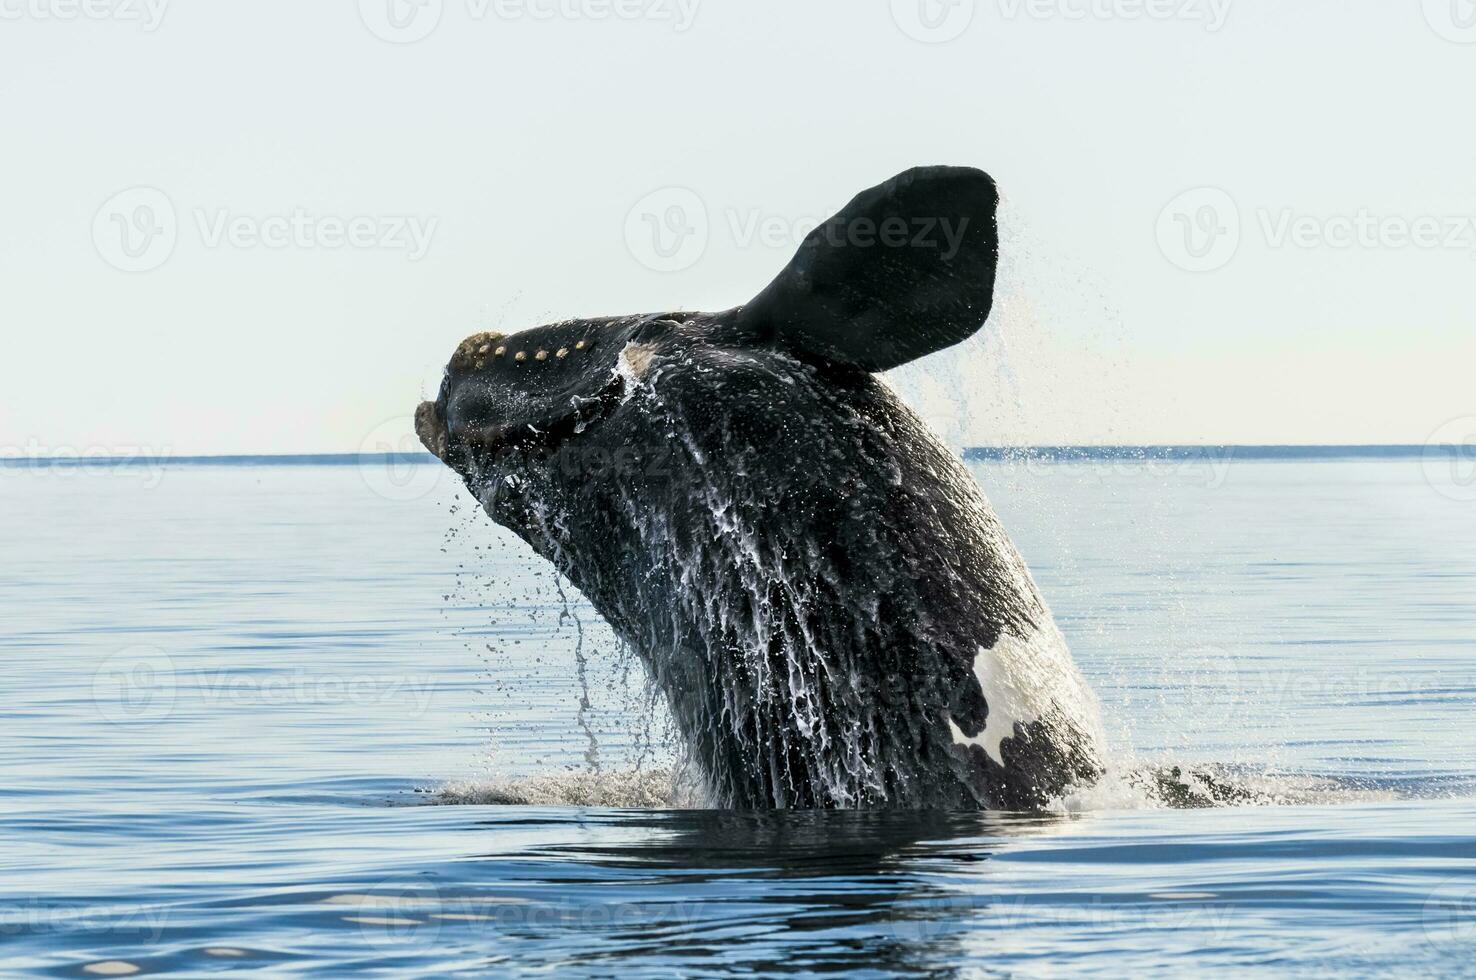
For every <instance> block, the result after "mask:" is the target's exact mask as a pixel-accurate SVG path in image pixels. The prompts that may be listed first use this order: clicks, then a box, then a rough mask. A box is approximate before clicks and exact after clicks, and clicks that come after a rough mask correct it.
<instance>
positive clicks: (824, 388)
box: [416, 167, 1103, 809]
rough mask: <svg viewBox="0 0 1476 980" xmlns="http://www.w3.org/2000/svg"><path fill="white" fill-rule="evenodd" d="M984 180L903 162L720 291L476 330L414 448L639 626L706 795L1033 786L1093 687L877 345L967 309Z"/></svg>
mask: <svg viewBox="0 0 1476 980" xmlns="http://www.w3.org/2000/svg"><path fill="white" fill-rule="evenodd" d="M997 206H998V193H997V191H996V188H995V184H994V181H993V180H992V179H991V178H990V177H989V176H988V175H986V174H985V173H983V172H982V171H979V170H975V169H970V168H959V167H926V168H920V169H916V170H912V171H909V172H907V173H904V174H902V175H900V176H898V177H895V178H893V179H892V180H889V181H887V182H886V183H884V184H882V185H880V186H879V187H876V188H873V189H871V190H868V191H865V192H863V193H862V194H860V195H859V196H858V197H856V199H855V200H853V201H852V202H851V203H850V204H849V205H848V206H847V207H846V208H845V209H843V210H842V211H841V212H840V213H839V214H837V215H835V216H834V217H833V218H831V219H830V220H829V221H827V222H826V223H825V224H823V225H821V226H820V227H819V228H817V229H815V231H814V232H812V233H811V234H810V235H809V236H807V238H806V239H805V240H804V242H803V244H802V245H801V247H800V249H799V251H798V254H797V255H796V256H795V257H794V259H793V260H792V261H791V262H790V263H789V265H788V266H787V267H786V268H785V269H784V270H783V271H782V272H781V273H780V274H779V276H778V278H776V279H775V280H774V281H773V282H772V283H771V284H770V285H769V286H768V287H767V288H765V289H764V290H763V291H762V292H761V293H760V294H759V295H758V296H757V297H756V298H754V299H753V300H752V301H750V302H748V303H746V304H744V305H742V306H739V307H735V308H733V309H730V310H727V311H725V312H721V313H691V312H684V313H657V314H649V315H640V316H626V317H611V318H602V319H593V320H576V321H567V322H562V323H555V324H550V325H547V326H541V327H536V328H532V329H528V330H524V331H521V332H518V333H514V334H511V335H504V334H499V333H482V334H477V335H475V336H473V337H470V338H468V339H466V340H465V341H463V342H462V343H461V345H460V346H459V347H458V348H457V349H456V351H455V353H454V354H453V356H452V358H451V360H450V363H449V364H448V366H447V367H446V371H445V375H444V379H443V382H442V384H441V389H440V392H439V395H438V396H437V398H436V400H435V401H434V402H425V403H423V404H422V405H420V407H419V409H418V410H417V412H416V430H417V432H418V434H419V436H420V439H421V441H422V442H423V443H424V444H425V446H426V447H427V448H428V449H429V450H430V451H431V452H433V453H434V454H435V455H436V456H438V457H439V458H440V459H441V460H442V461H444V462H445V463H446V464H448V465H449V466H451V467H452V468H454V469H455V470H456V471H457V472H458V473H459V474H460V475H461V476H462V477H463V478H464V479H465V481H466V485H467V487H468V488H469V490H470V491H471V492H472V494H474V495H475V496H476V498H477V499H478V500H479V501H480V503H481V504H482V506H483V507H484V508H485V509H486V511H487V513H488V514H489V515H490V516H491V517H492V518H493V519H494V520H495V521H497V522H498V523H499V524H501V525H503V526H505V527H507V528H509V529H511V530H512V531H513V532H514V533H516V534H517V535H518V536H519V537H521V538H522V539H523V540H524V541H526V542H527V543H528V544H529V545H530V546H531V547H532V549H533V550H534V551H535V552H536V553H537V554H539V555H541V556H542V557H543V558H545V559H547V560H548V561H550V562H552V563H553V564H554V565H555V566H556V567H557V569H558V570H559V571H560V572H561V573H563V574H564V575H565V576H566V577H567V578H568V579H569V580H570V581H571V582H572V583H573V584H574V585H575V586H576V587H577V588H578V589H579V590H580V591H581V592H582V593H583V594H584V595H585V596H586V597H587V598H588V600H589V601H590V602H591V603H592V604H593V605H594V607H595V608H596V609H597V610H598V611H599V613H600V614H601V615H602V616H603V617H604V618H605V619H606V620H608V622H609V623H610V625H611V626H612V627H613V628H614V630H615V631H616V633H617V634H618V635H619V636H620V637H621V638H622V639H623V640H624V641H625V642H627V643H628V644H629V645H630V646H631V647H632V648H634V650H635V651H636V652H637V653H638V654H639V656H640V658H641V660H642V661H643V662H644V664H645V666H646V668H647V669H648V671H649V672H650V674H651V676H652V678H653V679H654V681H655V683H656V684H657V685H658V687H659V688H660V690H661V691H662V692H663V693H664V695H665V697H666V700H667V702H668V704H669V706H670V710H671V714H672V717H673V720H674V723H675V725H676V728H677V730H678V732H679V734H680V737H681V738H682V739H683V740H684V742H685V747H686V749H687V751H688V753H689V754H690V757H691V760H692V761H693V762H694V763H695V764H696V765H697V767H698V768H699V769H700V772H701V776H702V778H703V780H704V781H705V783H706V789H707V792H708V793H709V794H710V797H711V802H712V803H713V804H714V805H718V806H728V807H741V808H775V807H790V808H801V807H844V808H875V807H912V808H922V807H929V808H989V809H1036V808H1039V807H1042V806H1044V805H1046V804H1047V803H1048V802H1049V801H1051V800H1052V799H1054V798H1056V797H1058V796H1059V795H1060V794H1062V793H1063V792H1065V791H1067V790H1068V789H1069V788H1070V787H1071V786H1073V785H1074V784H1080V783H1086V782H1091V781H1093V780H1094V779H1096V778H1097V777H1098V776H1099V775H1100V774H1101V772H1102V767H1103V762H1102V759H1103V749H1102V735H1101V723H1100V719H1099V713H1098V708H1097V704H1096V700H1095V698H1094V697H1093V695H1092V693H1091V691H1090V690H1089V689H1088V687H1087V685H1086V683H1085V682H1084V681H1083V679H1082V677H1081V675H1080V674H1079V673H1078V671H1077V669H1076V667H1075V665H1074V664H1073V662H1072V659H1071V656H1070V654H1069V652H1068V650H1067V648H1066V644H1065V641H1064V640H1063V638H1062V636H1061V634H1060V632H1059V631H1058V630H1057V628H1056V626H1055V624H1054V622H1053V621H1052V618H1051V615H1050V612H1049V611H1048V609H1047V607H1046V605H1045V603H1044V602H1043V601H1042V599H1041V597H1040V594H1039V592H1038V590H1037V588H1036V586H1035V583H1034V582H1033V580H1032V579H1031V576H1030V573H1029V571H1028V570H1027V569H1026V566H1025V563H1024V562H1023V561H1022V560H1021V558H1020V556H1019V554H1018V553H1017V552H1016V550H1015V548H1014V547H1013V546H1012V545H1011V543H1010V541H1009V538H1008V537H1007V536H1006V534H1005V532H1004V530H1003V529H1002V528H1001V526H1000V523H999V521H998V519H997V518H996V517H995V515H994V513H993V511H992V510H991V509H990V507H989V505H988V503H987V501H986V500H985V497H984V495H983V492H982V491H981V489H980V487H979V486H978V484H977V483H976V481H975V480H974V479H973V478H972V477H971V476H970V474H969V473H968V471H967V470H966V469H965V468H964V466H963V464H962V462H961V461H960V459H959V458H958V457H957V456H956V455H955V454H954V453H953V452H952V451H950V450H949V449H948V448H947V447H945V446H944V445H943V444H942V443H941V442H940V441H939V439H938V438H936V437H935V436H934V435H933V434H932V433H931V432H930V431H929V430H928V428H927V426H926V425H925V424H924V423H923V422H922V421H921V420H920V419H919V418H918V416H917V415H916V414H914V413H913V412H912V411H911V410H910V409H909V408H908V407H907V406H906V405H905V404H903V402H902V401H901V400H900V399H899V398H898V397H897V396H896V395H895V394H894V393H893V391H892V390H891V389H890V388H889V387H888V385H887V384H886V383H885V381H884V380H882V379H881V378H880V377H878V375H877V372H881V371H886V370H887V369H889V368H893V367H896V366H898V365H901V364H904V363H906V362H908V361H912V360H915V359H917V358H921V357H924V356H927V355H929V354H933V353H935V352H937V351H940V350H943V349H945V348H947V347H949V346H951V345H953V344H956V343H958V342H959V341H962V340H964V339H965V338H967V337H969V336H970V335H972V334H973V333H975V332H976V331H977V330H978V329H979V328H980V327H981V326H982V325H983V324H984V322H985V320H986V319H987V317H988V315H989V312H990V307H991V304H992V300H993V292H994V279H995V268H996V264H997V260H998V250H999V244H998V232H997V224H996V209H997Z"/></svg>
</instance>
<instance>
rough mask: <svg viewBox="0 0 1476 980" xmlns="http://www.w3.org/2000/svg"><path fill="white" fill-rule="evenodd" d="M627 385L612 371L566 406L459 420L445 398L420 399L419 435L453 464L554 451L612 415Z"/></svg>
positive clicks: (439, 454)
mask: <svg viewBox="0 0 1476 980" xmlns="http://www.w3.org/2000/svg"><path fill="white" fill-rule="evenodd" d="M625 386H626V381H625V379H624V378H623V377H622V376H620V375H618V374H614V375H612V376H611V377H610V378H609V380H608V382H607V383H606V385H605V387H604V388H602V389H600V390H599V391H598V392H597V393H595V394H593V395H588V396H584V395H574V396H572V397H570V399H569V401H568V402H567V403H566V404H565V405H564V406H562V408H563V410H562V411H550V412H543V413H539V414H538V415H536V416H534V417H532V418H529V417H526V416H525V417H521V418H512V419H501V420H478V421H477V422H475V423H467V424H460V425H458V424H456V422H455V421H452V422H451V423H448V422H447V417H446V416H447V413H446V408H445V406H444V404H443V403H442V402H441V401H434V402H430V401H427V402H421V403H420V405H419V406H418V407H417V408H416V410H415V434H416V436H417V437H418V438H419V439H420V443H421V445H423V446H424V447H425V448H426V449H427V450H428V451H429V452H430V453H431V454H432V455H434V456H435V457H436V458H437V459H439V460H441V461H442V462H443V463H447V464H448V465H452V466H455V465H456V464H457V461H458V460H457V457H458V455H461V454H463V453H474V454H477V455H485V456H500V455H502V454H504V453H505V452H511V451H525V452H526V451H534V452H536V451H544V452H547V451H553V450H557V449H558V448H559V447H561V446H563V445H564V444H565V443H567V442H568V441H569V440H571V439H573V438H575V437H576V436H578V435H581V434H582V433H583V432H585V430H586V429H588V428H589V427H590V426H591V425H594V424H596V423H597V422H599V421H600V420H601V419H603V418H605V417H606V416H607V415H609V413H610V412H611V411H612V410H614V408H615V407H616V406H618V405H619V404H620V402H621V400H622V397H623V395H624V392H625Z"/></svg>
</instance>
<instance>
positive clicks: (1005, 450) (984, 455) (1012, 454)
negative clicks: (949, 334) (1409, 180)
mask: <svg viewBox="0 0 1476 980" xmlns="http://www.w3.org/2000/svg"><path fill="white" fill-rule="evenodd" d="M962 455H963V458H964V459H965V460H970V461H986V462H1015V461H1026V460H1031V461H1041V460H1044V461H1050V462H1073V461H1075V462H1100V461H1113V462H1160V461H1195V460H1204V459H1209V460H1225V459H1233V458H1236V457H1238V458H1240V459H1244V460H1252V461H1263V462H1264V461H1276V460H1318V459H1321V460H1339V459H1341V460H1349V459H1413V458H1426V457H1430V456H1433V457H1436V458H1447V459H1450V458H1463V459H1472V460H1476V446H1468V445H1462V444H1459V443H1454V444H1453V443H1433V444H1431V443H1419V444H1416V443H1285V444H1282V443H1262V444H1255V443H1178V444H1175V443H1144V444H1132V443H1123V444H1114V445H1018V446H966V447H964V448H963V450H962ZM439 462H440V460H438V459H437V458H436V457H435V456H432V455H431V454H430V453H428V452H423V451H421V452H390V453H355V452H330V453H222V454H217V455H180V456H175V455H173V454H172V453H169V452H167V451H166V452H163V453H158V452H154V451H152V450H150V449H148V448H146V447H139V449H138V451H136V452H133V453H132V454H131V455H123V454H118V453H116V452H115V453H111V454H106V455H103V454H94V455H88V454H85V453H78V454H74V455H51V456H10V455H4V454H0V468H15V467H25V466H62V467H65V466H139V465H162V466H358V465H365V464H370V465H372V464H386V463H395V464H401V465H404V464H426V465H429V464H437V463H439Z"/></svg>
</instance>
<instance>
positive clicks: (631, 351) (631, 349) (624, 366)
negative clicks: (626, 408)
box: [615, 340, 656, 400]
mask: <svg viewBox="0 0 1476 980" xmlns="http://www.w3.org/2000/svg"><path fill="white" fill-rule="evenodd" d="M655 353H656V348H654V347H651V346H649V345H647V344H638V343H636V342H635V341H633V340H632V341H630V342H629V343H627V344H626V345H625V347H624V349H622V350H621V351H620V356H619V357H617V358H616V359H615V373H616V374H617V375H619V376H620V379H621V380H622V381H624V382H625V396H624V398H623V399H622V400H625V399H629V398H630V396H631V395H632V394H634V393H635V390H636V388H638V387H640V385H641V383H642V382H643V381H645V380H646V375H647V374H649V373H650V371H651V357H652V355H653V354H655Z"/></svg>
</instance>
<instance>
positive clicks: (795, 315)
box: [736, 167, 999, 371]
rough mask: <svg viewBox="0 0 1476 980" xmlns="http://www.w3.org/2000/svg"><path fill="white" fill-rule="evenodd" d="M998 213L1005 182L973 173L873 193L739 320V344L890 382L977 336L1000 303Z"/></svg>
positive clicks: (802, 253) (947, 173) (918, 174)
mask: <svg viewBox="0 0 1476 980" xmlns="http://www.w3.org/2000/svg"><path fill="white" fill-rule="evenodd" d="M998 204H999V192H998V191H997V190H996V189H995V186H994V180H993V179H992V178H990V176H989V175H988V174H986V173H984V172H983V171H982V170H975V169H972V168H969V167H919V168H917V169H915V170H909V171H907V172H906V173H903V174H900V175H899V176H897V177H893V178H892V179H891V180H889V181H887V182H886V183H884V184H882V185H880V186H878V187H873V188H872V189H870V190H868V191H863V192H862V193H861V194H859V195H857V197H856V198H855V200H853V201H852V202H851V203H850V204H848V205H847V206H846V207H845V209H844V210H842V211H841V212H840V213H839V214H837V215H835V216H834V217H832V218H831V219H830V220H829V221H827V222H825V224H823V225H821V226H820V227H819V228H816V229H815V230H814V231H813V232H811V233H810V234H809V235H808V236H806V238H805V240H804V242H803V243H802V244H801V245H800V248H799V252H798V253H797V254H796V255H795V257H794V258H793V259H792V260H791V261H790V263H789V265H788V266H786V267H785V269H784V271H783V272H781V273H780V274H779V277H778V278H777V279H775V280H774V281H773V282H772V283H770V284H769V285H768V287H767V288H765V289H764V291H763V292H761V293H760V294H759V295H758V296H757V297H755V298H754V299H753V301H752V302H750V303H749V304H748V305H746V306H744V307H742V308H741V309H740V310H739V311H738V318H737V323H736V326H737V330H738V333H739V335H740V337H741V338H742V340H743V341H744V342H746V343H755V344H766V343H771V344H777V345H779V346H781V347H784V348H787V349H789V350H790V351H791V352H793V353H794V354H796V355H797V356H800V357H802V358H804V359H806V360H819V361H823V362H829V363H834V364H847V365H851V366H853V367H858V368H861V369H863V370H866V371H885V370H888V369H890V368H894V367H897V366H898V365H901V364H905V363H907V362H908V361H912V360H916V359H917V358H919V357H923V356H925V355H927V354H931V353H933V352H934V351H938V350H942V349H943V348H945V347H950V346H952V345H953V344H956V343H958V342H959V341H962V340H964V339H966V338H968V337H970V336H972V335H973V334H974V332H975V331H977V330H978V329H979V328H980V327H981V326H983V325H984V321H985V320H986V319H987V318H988V316H989V309H990V305H991V304H992V302H993V299H994V275H995V267H996V266H997V264H998V260H999V229H998V223H997V220H996V216H995V212H996V209H997V207H998Z"/></svg>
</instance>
